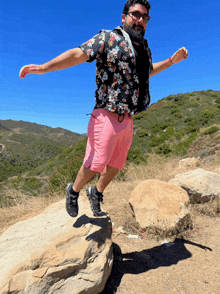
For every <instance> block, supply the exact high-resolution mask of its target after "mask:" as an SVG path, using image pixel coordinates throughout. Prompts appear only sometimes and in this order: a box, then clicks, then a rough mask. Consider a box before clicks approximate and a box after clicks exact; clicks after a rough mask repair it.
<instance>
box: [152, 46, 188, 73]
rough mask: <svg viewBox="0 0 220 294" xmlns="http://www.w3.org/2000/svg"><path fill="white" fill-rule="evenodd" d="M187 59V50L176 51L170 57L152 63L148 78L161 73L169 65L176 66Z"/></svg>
mask: <svg viewBox="0 0 220 294" xmlns="http://www.w3.org/2000/svg"><path fill="white" fill-rule="evenodd" d="M187 58H188V50H187V49H186V48H184V47H183V48H181V49H179V50H177V51H176V52H175V53H174V54H173V56H172V57H170V58H168V59H166V60H163V61H160V62H157V63H153V70H152V71H151V74H150V76H154V75H156V74H158V73H160V72H162V71H163V70H165V69H167V68H169V67H170V66H171V65H173V64H176V63H178V62H180V61H182V60H184V59H187Z"/></svg>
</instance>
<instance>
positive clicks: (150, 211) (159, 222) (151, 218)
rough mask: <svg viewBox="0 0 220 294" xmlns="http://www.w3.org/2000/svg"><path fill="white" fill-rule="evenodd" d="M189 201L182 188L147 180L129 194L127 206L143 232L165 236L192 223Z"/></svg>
mask: <svg viewBox="0 0 220 294" xmlns="http://www.w3.org/2000/svg"><path fill="white" fill-rule="evenodd" d="M188 202H189V197H188V195H187V193H186V191H184V190H183V189H182V188H179V187H177V186H175V185H172V184H168V183H166V182H161V181H158V180H146V181H143V182H141V183H140V184H138V185H137V187H136V188H135V189H134V190H133V191H132V194H131V197H130V199H129V203H130V205H131V207H132V209H133V211H134V214H135V218H136V221H137V222H138V223H139V225H140V227H141V228H142V229H152V228H153V229H156V230H158V231H161V232H164V233H168V232H172V231H176V230H178V231H182V230H184V229H185V228H186V227H187V226H188V225H189V224H190V223H191V216H190V212H189V211H188V209H187V204H188Z"/></svg>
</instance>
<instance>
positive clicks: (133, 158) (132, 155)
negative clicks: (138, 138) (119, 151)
mask: <svg viewBox="0 0 220 294" xmlns="http://www.w3.org/2000/svg"><path fill="white" fill-rule="evenodd" d="M127 161H130V162H133V163H135V164H140V163H146V162H147V156H146V155H143V152H142V151H141V150H140V149H139V148H136V149H134V150H131V149H130V150H129V152H128V157H127Z"/></svg>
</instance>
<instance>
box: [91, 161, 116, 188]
mask: <svg viewBox="0 0 220 294" xmlns="http://www.w3.org/2000/svg"><path fill="white" fill-rule="evenodd" d="M117 172H118V169H117V168H114V167H111V166H109V165H107V166H106V168H105V170H104V172H103V173H102V175H101V177H100V179H99V181H98V183H97V186H96V187H97V190H98V191H99V192H100V193H103V192H104V190H105V188H106V187H107V186H108V184H109V183H110V182H111V181H112V180H113V179H114V177H115V176H116V174H117Z"/></svg>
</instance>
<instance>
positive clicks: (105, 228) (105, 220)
mask: <svg viewBox="0 0 220 294" xmlns="http://www.w3.org/2000/svg"><path fill="white" fill-rule="evenodd" d="M87 224H92V225H93V226H97V227H100V229H99V230H95V231H94V232H93V233H91V234H89V235H88V236H87V237H86V240H87V241H91V240H94V241H95V242H97V243H98V247H100V246H101V245H102V244H104V243H105V241H106V239H110V238H111V234H112V224H111V220H110V218H109V217H107V216H105V217H88V216H87V215H85V214H83V215H82V216H80V217H79V218H78V219H77V220H76V222H75V223H74V224H73V227H74V228H80V227H82V226H84V225H87Z"/></svg>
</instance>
